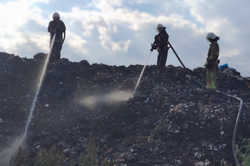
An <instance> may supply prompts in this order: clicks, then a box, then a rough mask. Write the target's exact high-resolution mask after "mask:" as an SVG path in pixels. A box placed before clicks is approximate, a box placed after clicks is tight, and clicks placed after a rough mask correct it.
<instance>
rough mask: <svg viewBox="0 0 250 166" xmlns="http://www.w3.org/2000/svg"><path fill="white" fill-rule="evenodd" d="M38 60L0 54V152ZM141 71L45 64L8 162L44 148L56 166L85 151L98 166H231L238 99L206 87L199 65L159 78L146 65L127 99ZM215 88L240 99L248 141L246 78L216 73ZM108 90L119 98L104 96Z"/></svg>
mask: <svg viewBox="0 0 250 166" xmlns="http://www.w3.org/2000/svg"><path fill="white" fill-rule="evenodd" d="M45 56H46V55H44V54H42V53H40V54H37V55H36V56H35V57H34V58H33V59H27V58H20V57H18V56H15V55H10V54H6V53H1V55H0V79H1V81H0V91H1V93H0V104H1V110H0V149H4V148H6V147H8V145H9V143H11V142H12V141H13V140H14V139H15V138H16V136H18V135H21V134H22V132H23V128H24V125H25V121H26V118H27V115H28V113H29V108H30V105H31V102H32V99H33V97H34V92H35V90H36V85H37V80H38V76H39V73H40V70H41V68H42V65H43V62H44V57H45ZM141 69H142V65H130V66H128V67H125V66H108V65H104V64H92V65H90V64H89V63H88V62H87V61H86V60H83V61H81V62H70V61H69V60H67V59H61V60H60V61H58V62H56V63H53V64H49V66H48V71H47V75H46V78H45V81H44V84H43V86H42V91H41V94H40V96H39V100H38V104H37V107H36V110H35V114H34V118H33V120H32V123H31V127H30V130H29V132H28V138H27V140H26V144H27V146H26V148H25V149H24V152H23V153H21V157H20V156H17V157H16V158H15V161H16V163H17V164H16V165H18V164H19V165H21V164H23V163H25V165H26V166H29V165H30V166H31V165H34V163H36V162H37V161H35V160H38V158H39V157H37V156H39V154H42V153H41V151H46V150H47V151H49V149H51V148H54V149H56V151H60V154H61V155H62V156H63V160H62V161H61V165H69V164H72V165H80V164H81V162H83V161H82V160H81V158H82V156H86V157H85V158H88V156H89V155H90V154H91V153H92V154H95V155H94V156H95V159H94V160H95V161H96V164H97V163H98V164H99V165H102V163H104V161H105V162H107V163H108V164H111V165H112V164H113V165H114V164H116V165H123V166H125V165H128V166H139V165H143V166H152V165H159V166H171V165H172V166H182V165H183V166H184V165H198V164H206V165H217V164H220V163H227V164H228V165H233V164H234V161H233V156H232V145H231V141H232V133H233V128H234V125H235V120H236V116H237V113H238V107H239V102H238V101H236V100H234V99H232V98H229V97H227V96H224V95H222V94H219V93H216V92H215V91H209V90H206V89H205V88H204V85H205V69H204V68H197V69H194V70H185V69H183V68H181V67H175V66H171V65H169V66H167V67H166V69H165V71H164V73H162V74H159V73H158V69H157V67H156V66H149V67H147V68H146V71H145V74H144V76H143V78H142V82H141V84H140V86H139V88H138V90H137V92H136V93H135V94H134V96H132V93H131V92H132V91H133V89H134V86H135V84H136V81H137V79H138V76H139V74H140V71H141ZM218 89H219V90H221V91H223V92H225V93H228V94H231V95H237V96H239V97H241V98H242V99H243V100H244V106H243V114H242V116H241V118H240V124H239V128H238V134H237V144H238V145H239V146H240V145H241V143H242V140H243V139H248V138H250V134H249V129H250V120H249V119H250V114H249V111H248V110H249V108H250V93H249V92H250V80H249V79H248V78H244V77H242V76H240V75H239V74H238V73H237V75H233V73H231V74H228V73H223V72H220V73H218ZM114 92H118V94H119V95H115V96H113V97H111V98H110V96H112V94H114ZM123 92H126V93H123ZM127 93H129V94H131V95H130V96H129V97H126V95H125V94H127ZM110 94H111V95H110ZM115 94H117V93H115ZM119 99H121V100H119ZM86 101H87V102H86ZM89 103H90V104H89ZM90 140H92V141H90ZM93 140H94V141H93ZM91 142H92V143H91ZM93 142H94V143H93ZM91 144H92V145H93V146H92V150H91V152H90V149H91V148H90V147H91ZM0 160H1V159H0ZM103 165H104V164H103Z"/></svg>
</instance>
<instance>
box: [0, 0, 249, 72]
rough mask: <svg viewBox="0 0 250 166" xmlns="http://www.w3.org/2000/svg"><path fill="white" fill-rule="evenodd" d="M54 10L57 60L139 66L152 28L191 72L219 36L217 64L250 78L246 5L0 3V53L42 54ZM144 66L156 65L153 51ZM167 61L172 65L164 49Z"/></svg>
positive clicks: (91, 0)
mask: <svg viewBox="0 0 250 166" xmlns="http://www.w3.org/2000/svg"><path fill="white" fill-rule="evenodd" d="M54 11H58V12H59V13H60V15H61V19H62V20H63V21H64V22H65V24H66V27H67V34H66V35H67V36H66V41H65V45H64V47H63V50H62V57H65V58H68V59H70V60H71V61H79V60H82V59H86V60H88V61H89V62H90V63H104V64H110V65H129V64H144V63H147V61H148V59H149V58H150V51H149V49H150V44H151V43H152V41H153V37H154V35H155V34H156V29H155V27H156V25H157V24H158V23H161V24H163V25H165V26H166V27H167V31H168V33H169V35H170V42H171V43H172V44H173V46H174V47H175V49H176V51H177V53H178V54H179V56H180V57H181V58H182V60H183V61H184V63H185V65H186V66H188V67H190V68H195V67H198V66H202V65H204V63H205V59H206V56H207V51H208V47H209V43H208V42H207V41H206V38H205V37H206V34H207V33H208V32H214V33H216V34H217V35H218V36H220V38H221V39H220V40H219V45H220V59H221V63H228V64H229V66H231V67H234V68H236V69H237V70H239V71H240V72H241V73H242V74H243V75H245V76H246V75H247V76H250V74H249V73H250V65H249V62H250V60H249V54H250V46H249V45H250V21H249V16H250V15H249V14H250V1H249V0H240V1H236V0H209V1H206V0H1V1H0V20H1V21H0V30H1V33H0V51H1V52H2V51H4V52H8V53H14V54H17V55H20V56H22V57H33V55H34V54H36V53H38V52H48V40H49V35H48V33H47V26H48V23H49V21H50V20H51V15H52V13H53V12H54ZM152 56H154V57H152V58H151V59H150V64H152V63H155V62H156V52H154V53H153V55H152ZM167 63H168V64H173V65H179V63H178V61H177V60H176V58H175V57H174V54H173V53H172V52H170V55H169V59H168V62H167Z"/></svg>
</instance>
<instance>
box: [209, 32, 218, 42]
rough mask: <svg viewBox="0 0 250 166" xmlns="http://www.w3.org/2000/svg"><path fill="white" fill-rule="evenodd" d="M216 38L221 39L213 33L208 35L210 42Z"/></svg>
mask: <svg viewBox="0 0 250 166" xmlns="http://www.w3.org/2000/svg"><path fill="white" fill-rule="evenodd" d="M216 38H218V39H219V37H218V36H216V35H215V34H214V33H213V32H209V33H208V34H207V39H208V40H209V39H211V40H215V39H216Z"/></svg>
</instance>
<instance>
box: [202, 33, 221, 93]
mask: <svg viewBox="0 0 250 166" xmlns="http://www.w3.org/2000/svg"><path fill="white" fill-rule="evenodd" d="M219 39H220V38H219V37H218V36H216V35H215V34H214V33H208V34H207V40H208V41H209V42H210V46H209V50H208V55H207V61H206V64H205V67H206V69H207V72H206V82H207V84H206V88H207V89H216V73H217V71H218V64H219V60H218V57H219V45H218V43H217V41H218V40H219Z"/></svg>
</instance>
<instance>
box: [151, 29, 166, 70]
mask: <svg viewBox="0 0 250 166" xmlns="http://www.w3.org/2000/svg"><path fill="white" fill-rule="evenodd" d="M156 29H157V31H158V34H157V35H156V36H155V37H154V42H153V44H152V45H151V46H152V47H151V50H150V51H153V50H154V49H157V51H158V58H157V66H158V67H159V68H160V72H162V71H163V70H164V68H165V65H166V62H167V57H168V50H169V46H168V38H169V36H168V33H167V32H166V27H164V26H163V25H162V24H158V25H157V28H156Z"/></svg>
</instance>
